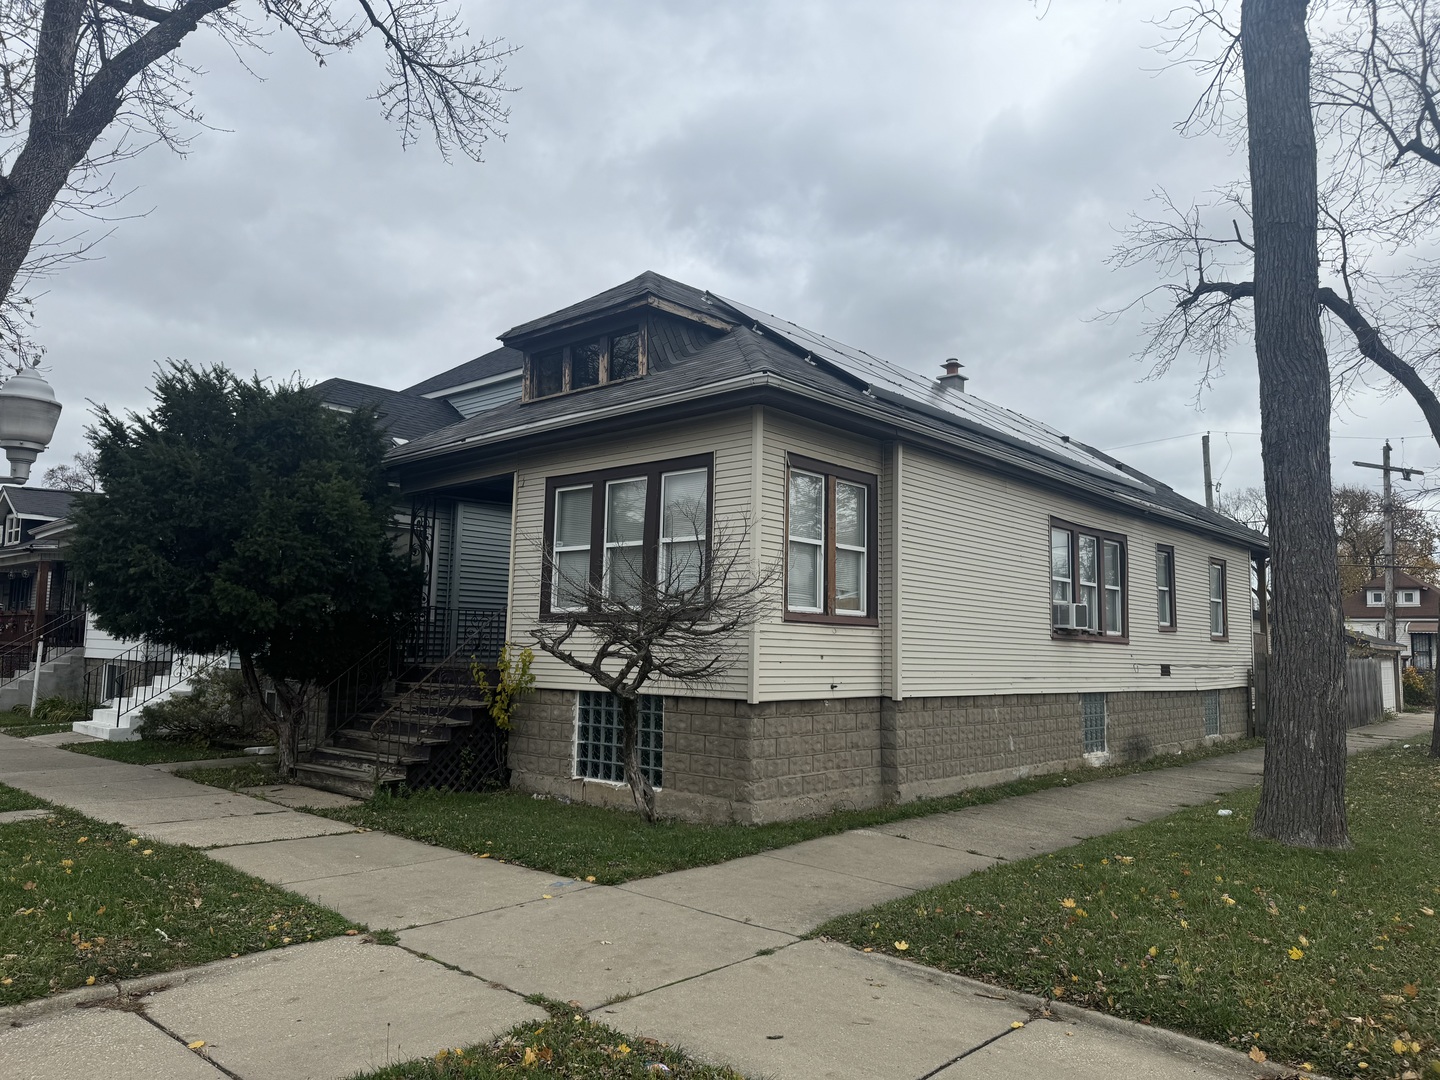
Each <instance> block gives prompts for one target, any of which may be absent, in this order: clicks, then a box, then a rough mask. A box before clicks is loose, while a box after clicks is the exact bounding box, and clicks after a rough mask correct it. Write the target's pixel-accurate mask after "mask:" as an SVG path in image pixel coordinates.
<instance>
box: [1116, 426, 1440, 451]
mask: <svg viewBox="0 0 1440 1080" xmlns="http://www.w3.org/2000/svg"><path fill="white" fill-rule="evenodd" d="M1417 434H1421V435H1428V434H1429V432H1428V431H1423V432H1418V433H1417ZM1199 435H1253V436H1255V437H1256V438H1258V437H1259V435H1260V432H1258V431H1216V430H1214V429H1211V430H1210V431H1208V432H1206V431H1188V432H1186V433H1185V434H1184V435H1166V436H1165V437H1164V438H1163V439H1146V440H1145V441H1144V442H1132V443H1126V444H1125V445H1124V446H1107V447H1103V448H1102V450H1101V453H1105V454H1113V453H1114V452H1115V451H1116V450H1133V449H1134V448H1135V447H1137V446H1154V445H1155V444H1156V443H1163V442H1174V441H1175V440H1177V439H1193V438H1195V437H1196V436H1199ZM1387 437H1388V436H1385V435H1331V436H1330V439H1331V441H1332V442H1336V441H1339V440H1342V439H1343V440H1345V441H1347V442H1384V441H1385V439H1386V438H1387ZM1413 437H1414V436H1404V435H1397V436H1394V438H1400V439H1403V438H1413Z"/></svg>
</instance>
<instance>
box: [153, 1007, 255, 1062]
mask: <svg viewBox="0 0 1440 1080" xmlns="http://www.w3.org/2000/svg"><path fill="white" fill-rule="evenodd" d="M131 1011H133V1012H134V1013H135V1015H136V1016H138V1017H140V1019H141V1020H144V1021H145V1022H146V1023H147V1024H149V1025H150V1026H151V1027H153V1028H154V1029H155V1030H156V1031H158V1032H160V1033H161V1034H163V1035H168V1036H170V1038H172V1039H174V1040H175V1041H176V1042H178V1043H179V1044H180V1045H181V1046H183V1047H185V1049H186V1050H187V1051H189V1052H190V1053H192V1054H194V1055H195V1056H196V1057H198V1058H199V1059H200V1060H201V1061H203V1062H205V1064H207V1065H209V1066H210V1067H211V1068H212V1069H215V1070H216V1071H218V1072H222V1073H224V1074H225V1075H226V1076H228V1077H229V1078H230V1080H245V1078H244V1077H243V1076H241V1075H240V1074H239V1073H237V1072H236V1071H235V1070H234V1069H227V1068H226V1067H225V1066H224V1065H221V1064H220V1063H219V1062H218V1061H216V1060H215V1059H214V1058H212V1057H211V1056H210V1055H209V1054H202V1053H201V1052H200V1051H199V1050H191V1049H190V1044H189V1043H187V1042H186V1041H185V1040H184V1039H182V1038H181V1037H180V1036H179V1035H176V1034H175V1032H173V1031H171V1030H170V1029H169V1028H167V1027H166V1026H165V1025H164V1024H162V1023H160V1021H159V1020H156V1019H155V1018H154V1017H153V1016H151V1015H150V1014H149V1013H148V1012H146V1011H145V1007H144V1005H143V1004H142V1005H141V1007H140V1008H138V1009H133V1010H131Z"/></svg>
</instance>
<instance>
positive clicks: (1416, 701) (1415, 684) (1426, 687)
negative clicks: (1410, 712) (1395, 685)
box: [1400, 667, 1435, 709]
mask: <svg viewBox="0 0 1440 1080" xmlns="http://www.w3.org/2000/svg"><path fill="white" fill-rule="evenodd" d="M1400 682H1401V683H1402V684H1403V686H1404V689H1405V707H1406V708H1407V709H1410V708H1420V707H1422V706H1428V705H1434V704H1435V672H1433V671H1416V670H1415V669H1414V668H1413V667H1407V668H1406V669H1405V670H1404V671H1403V672H1402V673H1401V675H1400Z"/></svg>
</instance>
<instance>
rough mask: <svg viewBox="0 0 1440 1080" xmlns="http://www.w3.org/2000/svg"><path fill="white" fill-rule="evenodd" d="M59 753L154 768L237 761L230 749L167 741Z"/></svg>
mask: <svg viewBox="0 0 1440 1080" xmlns="http://www.w3.org/2000/svg"><path fill="white" fill-rule="evenodd" d="M62 749H65V750H69V751H71V752H72V753H75V754H89V755H90V756H91V757H101V758H108V759H109V760H111V761H123V762H126V763H127V764H130V765H156V764H159V763H161V762H167V761H203V760H205V759H206V758H227V757H239V756H240V755H241V754H243V753H244V751H243V750H238V749H236V748H235V747H233V746H219V747H216V746H196V745H195V744H193V743H182V742H171V741H170V740H168V739H134V740H132V741H131V742H87V743H67V744H66V745H65V746H64V747H63V748H62Z"/></svg>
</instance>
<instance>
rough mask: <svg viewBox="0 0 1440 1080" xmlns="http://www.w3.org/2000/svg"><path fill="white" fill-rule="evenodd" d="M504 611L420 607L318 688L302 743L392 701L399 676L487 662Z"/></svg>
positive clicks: (318, 741) (494, 655) (501, 636)
mask: <svg viewBox="0 0 1440 1080" xmlns="http://www.w3.org/2000/svg"><path fill="white" fill-rule="evenodd" d="M504 644H505V612H504V610H502V609H495V608H444V607H429V608H422V609H421V610H420V611H418V612H417V613H415V614H414V615H413V616H412V617H411V618H410V619H408V620H407V621H406V622H405V623H404V624H403V625H402V626H401V627H400V629H399V630H397V631H396V633H395V634H393V635H392V636H391V637H389V638H386V639H385V640H384V641H381V642H379V643H378V644H376V645H375V646H374V647H373V648H371V649H370V650H369V651H368V652H366V653H365V654H364V655H362V656H361V657H360V658H359V659H358V660H357V661H355V663H353V664H351V665H350V666H349V667H348V668H346V669H345V670H344V671H343V672H341V673H340V674H339V675H338V676H336V677H335V678H334V679H332V680H331V681H330V682H328V683H326V684H325V685H323V686H321V687H319V688H317V689H316V691H315V692H314V693H313V694H312V695H311V697H310V700H309V702H308V703H307V705H306V709H305V720H304V724H303V729H302V731H301V733H300V741H301V748H302V749H311V748H314V747H316V746H320V745H322V744H323V743H324V742H326V741H327V740H328V739H329V738H330V736H331V735H333V734H334V733H335V732H336V731H338V730H339V729H340V728H343V727H346V726H347V725H349V724H350V723H351V722H352V721H354V720H356V719H357V718H359V717H363V716H365V715H366V714H379V713H382V712H384V711H385V710H386V708H387V707H388V705H387V701H386V696H387V694H388V693H390V691H391V690H392V689H393V688H394V686H395V684H396V682H397V681H414V680H423V679H424V678H425V677H426V675H427V674H428V673H430V672H433V671H434V670H435V669H437V668H444V667H447V666H457V665H461V664H463V665H464V666H465V667H466V669H467V670H468V667H469V663H470V658H471V657H472V656H473V657H474V658H475V659H477V660H479V661H480V662H481V663H483V664H489V663H493V662H494V661H496V660H498V659H499V657H500V650H501V648H503V647H504Z"/></svg>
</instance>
